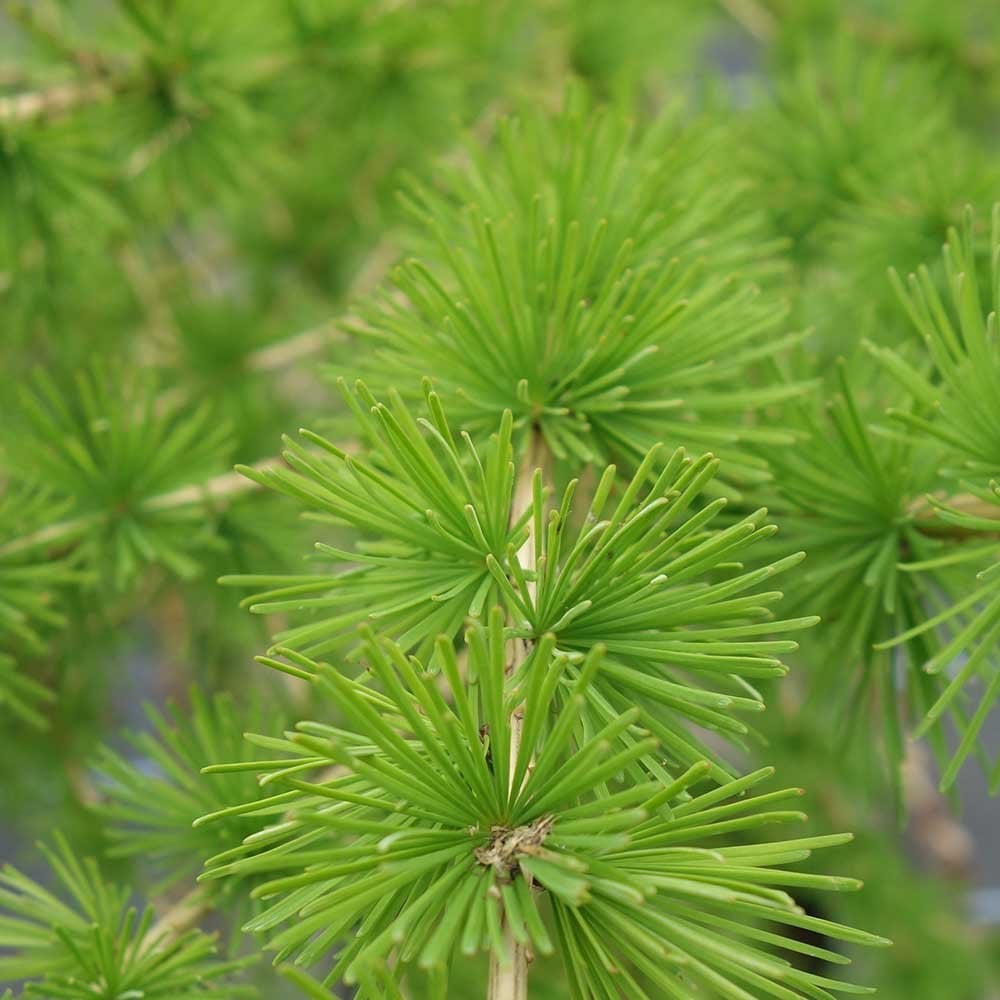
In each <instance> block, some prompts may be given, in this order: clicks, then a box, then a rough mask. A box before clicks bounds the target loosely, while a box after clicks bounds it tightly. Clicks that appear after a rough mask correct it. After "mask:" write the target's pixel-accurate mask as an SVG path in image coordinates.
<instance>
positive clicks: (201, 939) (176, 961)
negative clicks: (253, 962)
mask: <svg viewBox="0 0 1000 1000" xmlns="http://www.w3.org/2000/svg"><path fill="white" fill-rule="evenodd" d="M42 851H43V853H44V854H45V856H46V858H47V860H48V862H49V865H50V867H51V870H52V873H53V875H54V876H55V879H56V880H58V882H59V883H60V884H61V893H60V894H56V893H54V892H52V891H50V890H49V889H47V888H45V887H43V886H42V885H41V884H39V883H38V882H36V881H35V880H34V879H31V878H29V877H28V876H26V875H23V874H21V872H19V871H17V870H16V869H14V868H11V867H10V866H7V867H5V868H4V870H3V872H2V873H0V911H2V912H0V939H2V940H3V942H4V945H5V947H6V946H10V947H11V953H10V954H6V955H4V956H2V957H0V976H2V977H3V978H4V979H6V980H8V982H9V981H12V980H18V979H23V980H26V981H27V982H26V985H25V987H24V995H25V996H29V997H35V996H37V997H41V998H54V997H59V998H65V1000H93V998H94V997H128V996H142V997H148V998H149V1000H182V998H189V997H190V998H196V997H203V996H224V997H232V998H234V1000H235V998H239V997H252V996H254V991H253V990H252V989H248V988H247V987H240V986H239V985H237V984H236V983H235V982H233V980H232V976H233V974H234V973H236V972H238V971H239V970H240V969H241V968H243V967H245V966H246V965H247V964H248V962H247V960H240V961H221V960H219V959H217V958H216V957H215V946H214V944H213V942H212V939H211V938H210V937H209V936H207V935H205V934H203V933H201V931H197V930H189V931H185V932H182V933H180V934H175V933H174V932H172V931H171V930H170V929H169V928H168V927H165V926H162V925H157V924H155V923H154V912H153V910H152V908H151V907H146V908H144V909H142V910H141V911H140V910H137V909H136V908H135V907H134V906H132V905H130V903H129V895H130V894H129V890H128V889H127V888H124V887H117V886H114V885H111V884H110V883H108V882H107V881H106V880H105V878H104V876H103V875H102V873H101V872H100V870H99V869H98V867H97V865H96V864H95V862H94V861H92V860H85V861H81V860H79V859H78V858H77V857H76V856H75V855H74V854H73V852H72V851H71V850H70V848H69V846H68V845H67V844H66V842H65V840H63V839H62V838H58V837H57V838H56V843H55V846H54V848H48V847H43V848H42Z"/></svg>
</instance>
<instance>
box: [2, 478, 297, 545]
mask: <svg viewBox="0 0 1000 1000" xmlns="http://www.w3.org/2000/svg"><path fill="white" fill-rule="evenodd" d="M283 464H284V463H283V462H282V460H281V459H280V458H268V459H265V460H264V461H262V462H258V463H257V464H256V465H254V466H253V468H254V469H256V470H258V471H259V472H266V471H268V470H270V469H276V468H279V467H280V466H281V465H283ZM258 489H260V486H259V484H258V483H256V482H254V481H253V480H252V479H247V478H245V477H244V476H241V475H240V474H239V473H237V472H225V473H222V475H218V476H213V477H212V478H211V479H207V480H205V481H204V482H200V483H190V484H189V485H187V486H181V487H179V488H178V489H176V490H171V491H170V492H169V493H160V494H159V495H157V496H153V497H150V498H149V499H148V500H145V501H144V502H143V503H142V504H141V506H140V509H141V510H146V511H164V510H174V509H176V508H178V507H186V506H189V505H190V504H196V503H203V502H206V501H211V502H212V503H213V504H215V505H219V504H227V503H232V501H233V500H235V499H237V498H238V497H241V496H242V495H243V494H244V493H251V492H254V491H255V490H258ZM106 516H107V515H104V514H87V515H85V516H83V517H74V518H69V519H68V520H65V521H58V522H56V523H55V524H49V525H46V526H45V527H44V528H42V529H40V530H39V531H34V532H32V533H31V534H28V535H22V536H21V537H20V538H15V539H14V540H13V541H11V542H7V544H6V545H2V546H0V557H3V556H10V555H16V554H17V553H19V552H27V551H29V550H31V549H35V548H42V547H45V548H54V547H57V546H59V545H64V544H67V543H68V542H71V541H73V540H74V539H75V538H76V536H77V535H79V534H80V533H81V532H83V531H85V530H86V529H87V528H90V527H92V526H93V525H95V524H100V523H101V521H102V520H104V518H105V517H106Z"/></svg>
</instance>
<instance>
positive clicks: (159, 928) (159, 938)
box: [146, 885, 212, 948]
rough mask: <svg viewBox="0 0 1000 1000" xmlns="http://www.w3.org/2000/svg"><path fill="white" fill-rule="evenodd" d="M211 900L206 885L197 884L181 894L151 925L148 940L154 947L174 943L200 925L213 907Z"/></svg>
mask: <svg viewBox="0 0 1000 1000" xmlns="http://www.w3.org/2000/svg"><path fill="white" fill-rule="evenodd" d="M211 901H212V896H211V893H210V892H209V891H208V890H207V889H206V887H205V886H203V885H198V886H195V887H194V888H193V889H192V890H191V891H190V892H188V893H187V894H186V895H184V896H181V898H180V899H179V900H177V902H176V903H174V904H173V905H172V906H171V907H170V908H169V909H167V910H166V912H165V913H164V914H163V916H162V917H160V919H159V920H157V921H156V923H155V924H153V926H152V927H150V929H149V933H148V934H147V935H146V940H147V941H149V942H150V944H151V945H152V946H153V947H154V948H162V947H163V946H164V945H169V944H173V942H174V941H176V940H177V938H179V937H180V936H181V935H182V934H184V933H185V932H186V931H189V930H190V929H191V928H192V927H196V926H197V925H198V923H199V922H200V921H201V918H202V917H203V916H204V915H205V914H206V913H207V912H208V911H209V910H210V909H211V908H212V907H211Z"/></svg>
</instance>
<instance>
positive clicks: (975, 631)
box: [871, 205, 1000, 789]
mask: <svg viewBox="0 0 1000 1000" xmlns="http://www.w3.org/2000/svg"><path fill="white" fill-rule="evenodd" d="M975 247H976V241H975V235H974V217H973V214H972V210H971V209H968V210H967V211H966V213H965V216H964V219H963V225H962V229H961V231H959V230H956V229H952V230H951V231H950V234H949V239H948V243H947V244H946V246H945V248H944V253H943V258H944V273H945V289H946V290H945V294H944V296H942V294H941V293H940V292H939V291H938V288H937V287H936V285H935V282H934V281H933V280H932V277H931V274H930V272H929V270H928V269H927V268H926V267H923V268H921V269H920V270H919V271H918V272H917V274H915V275H911V276H910V279H909V286H908V288H905V287H904V286H903V283H902V282H901V281H900V280H899V278H898V277H897V276H895V275H893V280H894V282H895V284H896V287H897V290H898V292H899V295H900V299H901V302H902V304H903V306H904V308H905V309H906V312H907V314H908V316H909V318H910V320H911V322H912V323H913V326H914V327H915V329H916V330H917V332H918V333H919V334H920V336H921V338H922V340H923V343H924V345H925V347H926V350H927V353H928V357H929V359H930V363H931V365H932V366H933V367H932V369H931V370H930V371H922V370H921V369H920V368H919V367H918V366H916V365H914V364H913V363H912V362H910V361H908V360H907V359H906V358H904V357H903V356H902V355H901V354H900V353H899V352H897V351H893V350H891V349H889V348H883V347H877V346H874V345H873V346H872V347H871V350H872V352H873V353H874V355H875V356H876V357H877V358H878V359H879V361H880V362H881V363H882V364H883V365H884V366H885V367H886V369H887V370H888V371H889V372H890V373H891V374H892V375H893V376H894V377H895V378H896V379H897V380H898V382H899V383H900V384H901V385H902V386H903V387H904V388H905V389H906V390H907V392H908V393H909V394H910V395H911V396H912V398H913V400H914V404H915V406H914V409H913V410H912V411H910V410H898V409H896V410H890V411H889V412H890V416H892V417H893V418H894V419H895V420H896V421H898V423H899V424H901V425H902V426H903V427H904V428H905V430H906V432H907V433H909V434H910V435H911V436H918V435H919V436H925V437H929V438H932V439H935V440H937V441H939V442H940V443H941V445H942V446H943V447H944V449H945V457H944V458H943V460H942V463H941V464H942V474H943V476H944V477H945V482H946V495H950V496H951V497H953V498H955V500H956V501H957V500H958V498H959V496H960V495H961V494H964V495H965V496H967V497H968V496H971V497H979V498H980V499H981V503H980V504H979V505H978V510H977V511H976V512H975V513H970V512H969V511H967V510H965V511H963V510H959V509H955V503H948V502H947V500H945V501H942V500H940V499H938V498H936V497H933V496H932V497H929V498H928V499H929V502H930V504H931V507H932V508H933V509H934V510H935V511H937V512H938V513H939V516H940V518H941V520H942V521H943V522H944V523H945V524H946V525H952V526H954V527H956V528H959V529H964V530H965V531H966V532H967V537H965V538H964V539H963V538H959V539H958V541H959V542H960V544H959V545H957V546H955V545H954V544H953V545H952V546H951V548H950V551H947V552H944V553H942V554H940V555H937V556H929V557H928V556H925V557H924V558H920V557H919V555H918V558H917V559H915V560H907V562H908V565H905V566H904V567H903V568H904V569H905V570H907V572H908V573H914V574H925V573H935V574H936V573H940V572H941V571H942V570H944V569H949V570H956V571H961V570H967V568H969V567H972V566H977V565H978V566H979V567H981V566H982V565H983V564H984V563H986V564H987V565H988V564H989V562H990V561H991V560H992V559H995V552H996V544H995V541H993V542H992V543H991V542H990V541H988V540H987V541H985V544H984V542H983V541H981V539H982V537H983V535H985V536H986V538H987V539H988V538H989V537H990V536H992V538H993V539H995V538H996V535H997V533H998V531H1000V520H995V519H994V518H993V517H991V516H989V515H990V514H991V513H992V511H993V510H996V507H995V503H994V501H995V494H994V491H993V487H992V485H991V487H990V488H989V489H985V488H984V481H985V480H987V479H988V478H991V477H995V476H997V475H998V474H1000V340H998V337H997V307H998V305H1000V205H998V206H997V207H995V208H994V211H993V220H992V232H991V253H990V270H989V279H988V284H987V286H986V287H985V288H983V282H982V279H981V276H980V274H979V273H978V268H977V266H976V254H975ZM984 549H985V550H986V551H984ZM989 550H992V552H990V551H989ZM968 572H969V576H967V577H966V578H965V580H966V587H965V589H964V591H960V592H958V593H956V594H955V595H954V597H953V599H952V600H951V601H950V602H949V604H948V606H946V607H945V608H944V609H943V610H940V611H938V610H937V609H934V608H932V606H931V605H930V604H929V602H926V601H925V602H924V605H923V612H924V613H923V615H922V617H921V620H918V621H917V622H914V623H913V624H912V625H911V626H910V627H908V628H907V629H906V630H905V631H903V632H901V633H900V634H899V635H897V636H896V637H895V638H893V639H891V640H885V641H883V642H882V643H881V644H880V645H881V648H891V647H894V646H898V645H901V644H903V643H908V644H912V643H914V642H916V643H926V641H927V639H928V637H932V636H937V637H939V641H937V642H935V643H934V644H933V645H932V646H931V651H930V652H928V653H925V655H924V657H923V664H922V665H923V669H924V670H925V671H926V672H927V673H928V674H931V675H938V676H941V677H943V676H944V672H945V671H946V670H948V669H949V668H950V667H952V665H955V664H957V669H956V670H955V673H954V675H953V676H952V677H950V678H949V679H948V680H947V683H946V684H942V688H941V690H940V693H939V696H938V697H937V698H936V699H935V701H934V703H933V704H932V705H930V706H928V710H927V714H926V717H925V719H924V722H923V724H922V726H921V728H920V732H921V733H925V732H927V731H928V730H929V729H931V728H932V727H933V726H934V725H936V724H937V723H939V722H940V721H941V720H942V719H943V718H945V717H947V715H948V714H949V713H954V712H955V710H956V709H960V710H961V711H963V712H964V711H965V708H966V706H968V710H969V711H971V713H972V715H971V718H970V719H969V722H968V725H962V726H960V727H959V743H958V747H957V748H956V750H955V752H954V756H953V757H952V759H951V762H950V764H949V765H948V766H947V767H946V768H945V771H944V773H943V775H942V785H943V786H944V787H949V786H950V785H951V784H952V783H953V782H954V780H955V778H956V776H957V773H958V769H959V767H960V766H961V764H962V763H963V762H964V761H965V759H966V758H967V757H968V756H969V755H970V754H971V753H973V752H976V751H978V750H980V747H979V744H978V737H979V734H980V732H981V730H982V727H983V725H984V723H985V721H986V718H987V715H988V714H989V712H990V711H991V710H992V708H993V707H994V705H995V704H996V702H997V700H998V699H1000V679H998V678H1000V663H998V661H997V652H996V651H997V638H998V636H1000V584H998V576H997V573H996V572H995V570H994V569H993V568H987V569H985V570H981V571H980V572H979V573H978V576H977V577H975V578H973V577H972V571H971V570H968ZM977 680H978V681H980V682H981V684H982V693H981V694H980V695H979V697H978V701H976V700H975V696H974V695H972V694H971V692H972V690H973V687H972V685H973V683H974V682H975V681H977ZM973 705H974V706H975V707H974V708H973V707H972V706H973ZM990 785H991V787H992V788H994V789H996V788H998V787H1000V764H997V765H994V767H993V768H992V772H991V774H990Z"/></svg>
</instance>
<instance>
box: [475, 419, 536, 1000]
mask: <svg viewBox="0 0 1000 1000" xmlns="http://www.w3.org/2000/svg"><path fill="white" fill-rule="evenodd" d="M541 448H542V444H541V439H540V436H539V435H537V434H534V435H533V436H532V439H531V442H530V443H529V445H528V449H527V452H526V453H525V456H524V461H523V462H522V464H521V468H520V469H519V470H518V476H517V482H516V483H515V485H514V500H513V503H512V505H511V513H510V523H511V524H516V523H517V522H518V521H520V520H521V518H522V517H523V516H524V514H526V513H527V512H528V511H529V510H530V509H531V507H532V504H533V502H534V497H533V481H534V474H535V468H536V466H537V464H538V463H539V460H540V458H541ZM534 536H535V531H534V518H528V537H527V538H525V540H524V544H523V545H522V546H521V548H520V550H519V551H518V553H517V560H518V562H519V563H520V564H521V566H522V567H523V569H524V572H525V575H526V576H527V577H528V581H529V582H528V591H529V599H530V600H534V598H535V583H534V582H533V581H532V580H531V577H532V576H534V572H535V541H536V540H535V537H534ZM530 652H531V643H530V641H529V640H527V639H514V640H513V641H512V644H511V652H510V657H509V659H508V661H507V668H506V673H507V676H508V677H510V676H512V675H513V674H514V673H516V671H517V670H518V668H519V667H520V666H521V665H522V664H523V663H524V661H525V660H526V659H527V658H528V654H529V653H530ZM523 729H524V711H523V709H522V708H520V707H518V708H515V709H514V711H513V712H512V713H511V716H510V768H509V772H510V780H511V786H512V787H511V790H513V781H514V775H515V773H516V771H517V761H518V757H519V756H520V754H521V734H522V732H523ZM503 933H504V942H505V944H506V948H507V953H508V959H509V960H508V962H507V963H506V964H504V962H502V961H501V959H500V958H499V956H497V955H496V954H491V955H490V976H489V988H488V993H487V996H488V1000H527V996H528V961H529V955H528V946H527V945H526V944H523V943H522V942H520V941H518V940H517V939H516V938H515V937H514V933H513V930H512V929H511V927H510V926H509V924H508V923H507V922H506V921H505V922H504V928H503Z"/></svg>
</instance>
